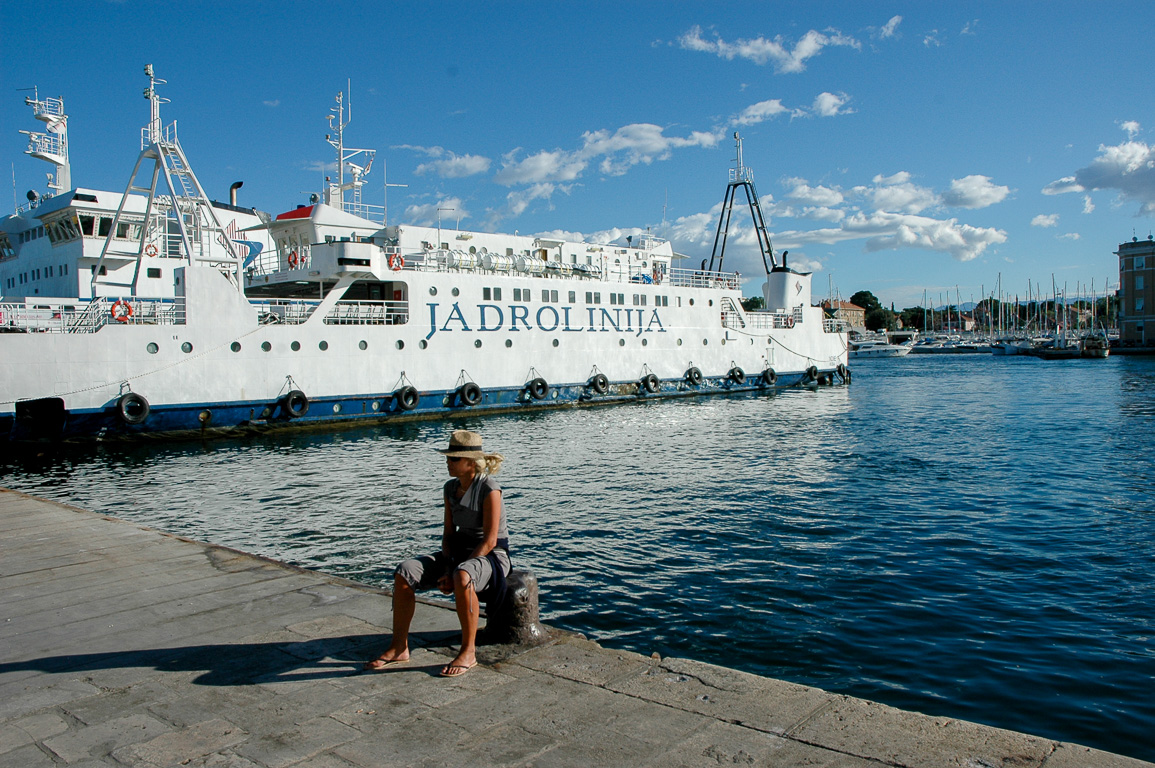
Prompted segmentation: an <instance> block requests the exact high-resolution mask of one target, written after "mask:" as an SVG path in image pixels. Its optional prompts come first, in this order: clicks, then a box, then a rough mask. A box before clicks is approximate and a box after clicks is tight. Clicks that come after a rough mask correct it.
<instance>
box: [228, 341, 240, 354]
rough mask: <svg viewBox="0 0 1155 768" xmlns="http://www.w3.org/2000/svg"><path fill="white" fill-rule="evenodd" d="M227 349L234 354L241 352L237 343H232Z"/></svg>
mask: <svg viewBox="0 0 1155 768" xmlns="http://www.w3.org/2000/svg"><path fill="white" fill-rule="evenodd" d="M229 349H231V350H232V351H234V352H240V351H241V343H240V342H239V341H234V342H233V343H232V344H230V345H229Z"/></svg>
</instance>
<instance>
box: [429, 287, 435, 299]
mask: <svg viewBox="0 0 1155 768" xmlns="http://www.w3.org/2000/svg"><path fill="white" fill-rule="evenodd" d="M429 295H430V296H436V295H437V286H436V285H431V286H429Z"/></svg>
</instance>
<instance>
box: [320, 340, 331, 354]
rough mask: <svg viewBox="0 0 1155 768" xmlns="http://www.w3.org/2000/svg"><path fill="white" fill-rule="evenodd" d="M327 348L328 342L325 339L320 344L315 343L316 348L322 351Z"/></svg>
mask: <svg viewBox="0 0 1155 768" xmlns="http://www.w3.org/2000/svg"><path fill="white" fill-rule="evenodd" d="M328 348H329V342H327V341H322V342H321V343H320V344H318V345H317V349H319V350H321V351H322V352H324V351H325V350H326V349H328Z"/></svg>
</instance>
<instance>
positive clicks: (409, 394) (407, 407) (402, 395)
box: [393, 384, 421, 411]
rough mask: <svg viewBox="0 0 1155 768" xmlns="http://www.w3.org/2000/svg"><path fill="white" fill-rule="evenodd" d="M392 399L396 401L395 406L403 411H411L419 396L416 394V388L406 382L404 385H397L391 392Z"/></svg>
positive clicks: (415, 405)
mask: <svg viewBox="0 0 1155 768" xmlns="http://www.w3.org/2000/svg"><path fill="white" fill-rule="evenodd" d="M393 399H394V400H396V401H397V407H399V408H400V409H401V410H403V411H412V410H413V409H414V408H416V407H417V402H418V401H419V400H420V399H421V397H420V396H419V395H418V394H417V389H416V388H414V387H411V386H409V385H408V384H406V385H405V386H404V387H398V388H397V390H396V391H395V392H394V393H393Z"/></svg>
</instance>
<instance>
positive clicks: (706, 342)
mask: <svg viewBox="0 0 1155 768" xmlns="http://www.w3.org/2000/svg"><path fill="white" fill-rule="evenodd" d="M702 346H703V347H708V346H710V340H709V339H702Z"/></svg>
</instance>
